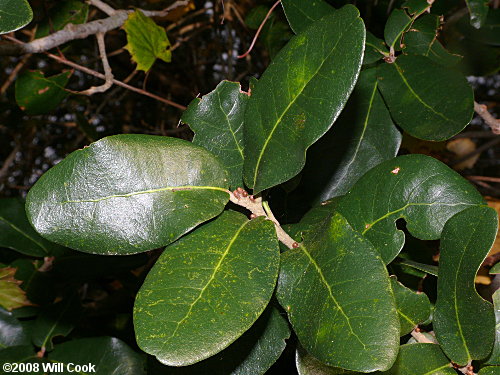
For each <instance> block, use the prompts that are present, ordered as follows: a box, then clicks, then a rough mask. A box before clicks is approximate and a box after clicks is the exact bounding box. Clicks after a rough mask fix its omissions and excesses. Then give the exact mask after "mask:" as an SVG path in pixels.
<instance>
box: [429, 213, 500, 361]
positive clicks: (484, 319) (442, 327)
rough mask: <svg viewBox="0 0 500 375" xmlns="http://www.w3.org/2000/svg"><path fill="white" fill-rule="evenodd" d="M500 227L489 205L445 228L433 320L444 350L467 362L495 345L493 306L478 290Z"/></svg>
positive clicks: (481, 356)
mask: <svg viewBox="0 0 500 375" xmlns="http://www.w3.org/2000/svg"><path fill="white" fill-rule="evenodd" d="M497 229H498V217H497V213H496V211H495V210H493V209H492V208H488V207H471V208H469V209H467V210H464V211H462V212H459V213H457V214H456V215H455V216H453V217H452V218H451V219H450V220H448V221H447V222H446V224H445V226H444V229H443V234H442V238H441V252H440V257H439V278H438V291H437V300H436V308H435V310H434V320H433V324H434V331H435V333H436V338H437V339H438V341H439V343H440V344H441V347H442V349H443V351H444V352H445V353H446V355H447V356H448V357H449V358H450V359H451V360H452V361H453V362H455V363H457V364H459V365H462V366H463V365H466V364H467V363H468V362H469V361H471V360H479V359H483V358H485V357H486V356H487V355H488V354H489V353H490V352H491V348H492V347H493V342H494V339H495V315H494V312H493V306H492V305H491V303H489V302H487V301H485V300H483V299H482V298H481V297H480V296H479V295H478V294H477V292H476V289H475V285H474V280H475V277H476V273H477V271H478V269H479V267H480V266H481V264H482V262H483V260H484V258H485V257H486V255H487V254H488V251H489V250H490V249H491V247H492V245H493V242H494V241H495V236H496V233H497Z"/></svg>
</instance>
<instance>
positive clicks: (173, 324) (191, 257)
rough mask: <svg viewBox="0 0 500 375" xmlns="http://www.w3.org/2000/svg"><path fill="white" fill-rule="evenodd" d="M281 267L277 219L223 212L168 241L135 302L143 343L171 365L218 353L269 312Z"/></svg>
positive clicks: (137, 333) (138, 336)
mask: <svg viewBox="0 0 500 375" xmlns="http://www.w3.org/2000/svg"><path fill="white" fill-rule="evenodd" d="M278 267H279V248H278V242H277V239H276V234H275V229H274V225H273V224H272V222H270V221H268V220H265V219H264V217H259V218H257V219H254V220H250V221H249V220H247V218H246V217H245V216H244V215H242V214H240V213H238V212H235V211H226V212H224V214H223V215H221V216H220V217H219V218H217V219H216V220H215V221H213V222H211V223H209V224H206V225H204V226H202V227H201V228H199V229H197V230H196V231H195V232H193V233H192V234H190V235H189V236H186V237H185V238H182V239H181V240H180V241H178V242H176V243H175V244H173V245H171V246H169V247H168V248H167V249H166V250H165V251H164V252H163V254H162V256H161V257H160V259H159V260H158V262H157V263H156V264H155V266H154V267H153V268H152V270H151V271H150V272H149V274H148V276H147V277H146V280H145V282H144V285H143V286H142V287H141V289H140V291H139V293H138V295H137V299H136V302H135V307H134V326H135V331H136V336H137V343H138V345H139V346H140V347H141V349H142V350H144V351H145V352H146V353H149V354H151V355H154V356H156V357H157V358H158V360H159V361H160V362H162V363H164V364H166V365H171V366H185V365H190V364H193V363H196V362H199V361H201V360H203V359H205V358H208V357H210V356H212V355H214V354H216V353H218V352H220V351H221V350H223V349H224V348H226V347H227V346H228V345H229V344H231V343H232V342H234V341H235V340H236V339H237V338H238V337H240V336H241V335H242V334H243V333H244V332H245V331H246V330H248V329H249V328H250V327H251V325H252V324H253V323H254V322H255V321H256V320H257V318H258V317H259V315H260V314H261V313H262V312H263V311H264V308H265V307H266V305H267V303H268V302H269V299H270V298H271V295H272V293H273V290H274V287H275V284H276V278H277V275H278ZM207 333H209V334H207Z"/></svg>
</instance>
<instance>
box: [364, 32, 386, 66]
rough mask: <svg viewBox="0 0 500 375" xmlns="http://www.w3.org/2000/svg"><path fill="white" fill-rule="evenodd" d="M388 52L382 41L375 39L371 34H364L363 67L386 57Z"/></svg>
mask: <svg viewBox="0 0 500 375" xmlns="http://www.w3.org/2000/svg"><path fill="white" fill-rule="evenodd" d="M388 55H389V51H388V50H387V46H386V45H385V43H384V41H383V40H382V39H379V38H377V37H376V36H375V35H373V34H372V33H371V32H369V31H367V32H366V41H365V54H364V56H363V65H366V64H373V63H375V62H377V61H378V60H380V59H381V58H382V57H384V56H388Z"/></svg>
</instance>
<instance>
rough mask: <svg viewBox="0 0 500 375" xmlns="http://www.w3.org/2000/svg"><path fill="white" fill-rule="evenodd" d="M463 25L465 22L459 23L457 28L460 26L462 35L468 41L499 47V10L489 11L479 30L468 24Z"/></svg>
mask: <svg viewBox="0 0 500 375" xmlns="http://www.w3.org/2000/svg"><path fill="white" fill-rule="evenodd" d="M464 23H465V21H462V22H460V23H459V26H462V28H463V29H464V30H463V32H464V34H465V35H466V36H467V37H469V38H470V39H472V40H474V41H476V42H480V43H485V44H490V45H493V46H500V32H499V30H500V9H495V8H492V9H490V10H489V11H488V16H487V17H486V21H485V22H484V23H483V25H482V26H481V28H480V29H476V28H474V27H471V26H470V25H468V24H465V25H464Z"/></svg>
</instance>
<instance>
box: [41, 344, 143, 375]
mask: <svg viewBox="0 0 500 375" xmlns="http://www.w3.org/2000/svg"><path fill="white" fill-rule="evenodd" d="M48 358H49V360H50V361H51V362H52V363H63V364H64V365H63V367H64V368H65V369H66V368H67V366H68V365H69V364H70V363H73V364H78V365H84V364H88V363H90V364H93V365H95V371H89V372H88V373H89V374H96V375H145V374H146V370H145V365H146V363H145V362H146V361H145V356H144V355H142V354H139V353H136V352H135V351H133V350H132V349H131V348H130V347H129V346H128V345H127V344H125V343H124V342H123V341H121V340H119V339H117V338H114V337H91V338H84V339H78V340H71V341H68V342H65V343H62V344H59V345H57V346H56V347H55V348H54V351H53V352H51V353H49V355H48ZM69 368H71V367H69ZM75 372H76V371H75ZM75 372H73V373H75ZM64 374H68V375H70V374H71V372H66V371H65V372H64Z"/></svg>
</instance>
